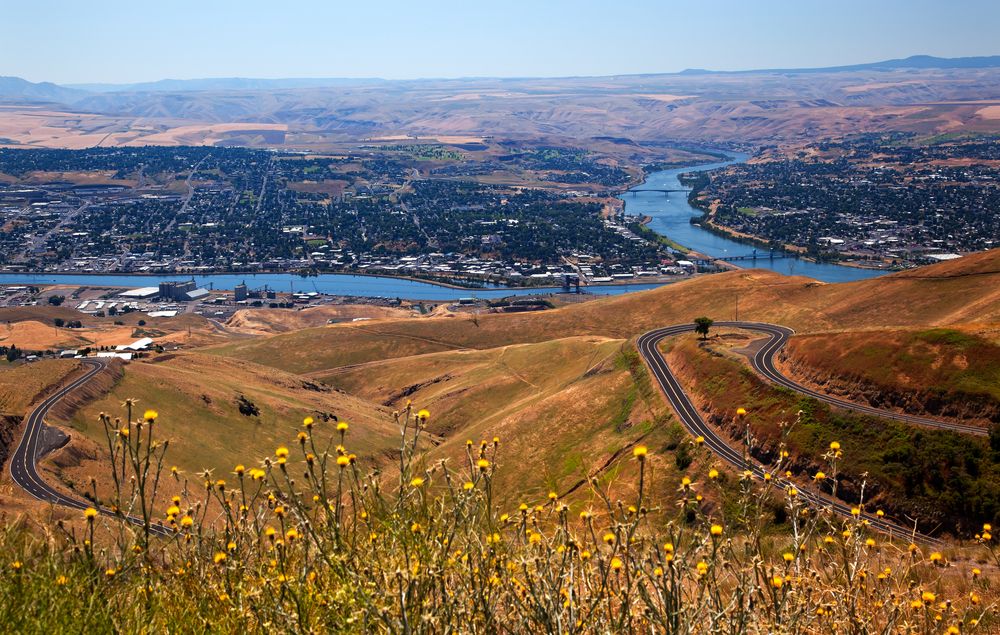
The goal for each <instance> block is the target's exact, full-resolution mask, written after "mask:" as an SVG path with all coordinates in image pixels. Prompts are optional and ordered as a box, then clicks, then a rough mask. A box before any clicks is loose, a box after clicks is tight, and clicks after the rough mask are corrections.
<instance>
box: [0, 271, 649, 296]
mask: <svg viewBox="0 0 1000 635" xmlns="http://www.w3.org/2000/svg"><path fill="white" fill-rule="evenodd" d="M190 278H191V276H189V275H183V274H173V275H156V276H134V275H125V274H75V273H73V274H61V273H42V274H25V273H0V284H12V285H16V284H32V285H49V284H67V285H78V286H90V287H154V286H156V285H158V284H159V283H160V282H161V281H164V280H188V279H190ZM194 280H195V282H196V283H197V284H198V286H201V287H205V288H209V287H211V288H215V289H232V288H233V287H235V286H236V285H238V284H240V283H241V282H246V284H247V286H248V287H250V288H251V289H262V288H264V287H265V286H266V287H268V288H270V289H274V290H275V291H278V292H285V291H295V292H297V293H306V292H309V291H318V292H320V293H328V294H331V295H346V296H356V297H361V298H407V299H412V300H430V301H436V302H445V301H450V300H457V299H459V298H470V297H476V298H486V299H495V298H503V297H507V296H512V295H533V294H539V293H555V292H557V291H560V290H561V289H560V288H559V287H533V288H530V289H525V288H520V289H508V288H505V287H492V288H483V289H455V288H452V287H443V286H441V285H438V284H431V283H429V282H419V281H417V280H406V279H403V278H390V277H382V276H352V275H347V274H339V273H325V274H320V275H318V276H313V277H310V278H303V277H302V276H299V275H295V274H290V273H258V274H249V273H247V274H243V273H234V274H228V273H225V274H210V275H204V276H194ZM658 286H660V285H658V284H650V283H642V284H622V285H606V286H592V287H587V292H588V293H593V294H596V295H618V294H620V293H628V292H630V291H645V290H647V289H655V288H656V287H658Z"/></svg>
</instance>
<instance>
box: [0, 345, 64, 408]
mask: <svg viewBox="0 0 1000 635" xmlns="http://www.w3.org/2000/svg"><path fill="white" fill-rule="evenodd" d="M79 368H80V363H79V362H78V361H77V360H75V359H43V360H41V361H38V362H35V363H32V364H20V365H17V366H13V367H12V366H10V365H8V364H6V363H2V362H0V414H9V415H18V416H20V415H24V414H26V412H27V409H28V406H30V405H31V404H32V403H34V402H35V401H36V400H37V398H38V397H39V396H41V395H42V394H43V393H44V392H45V391H46V390H47V389H48V388H50V387H51V386H55V385H57V384H59V383H60V382H62V381H63V380H64V379H65V378H66V377H67V376H68V375H70V374H71V373H73V372H74V371H76V370H78V369H79Z"/></svg>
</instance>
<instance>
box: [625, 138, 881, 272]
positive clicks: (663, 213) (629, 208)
mask: <svg viewBox="0 0 1000 635" xmlns="http://www.w3.org/2000/svg"><path fill="white" fill-rule="evenodd" d="M731 156H732V160H730V161H722V162H719V163H709V164H705V165H698V166H694V167H690V168H678V169H673V170H663V171H661V172H652V173H650V174H649V175H648V176H647V177H646V182H645V183H644V184H642V185H639V186H637V187H636V188H633V189H644V188H653V189H662V190H675V189H682V188H683V186H682V185H681V182H680V180H679V179H678V175H680V174H685V173H690V172H703V171H705V170H714V169H716V168H721V167H725V166H727V165H732V164H733V163H741V162H743V161H746V160H747V159H748V158H749V157H748V156H747V155H745V154H735V153H734V154H732V155H731ZM687 196H688V195H687V193H686V192H669V193H667V194H664V193H663V192H636V193H635V194H633V193H631V191H629V192H626V193H625V194H623V195H621V196H620V197H619V198H621V199H622V200H623V201H625V211H626V212H627V213H629V214H632V215H636V216H642V215H645V216H649V217H651V218H652V219H653V220H652V221H651V222H650V223H649V228H650V229H652V230H653V231H655V232H657V233H658V234H661V235H663V236H666V237H668V238H670V239H671V240H673V241H674V242H676V243H678V244H680V245H683V246H685V247H687V248H688V249H693V250H694V251H698V252H701V253H703V254H705V255H706V256H715V257H717V258H719V257H726V256H742V255H745V254H751V253H753V250H754V246H753V245H748V244H744V243H740V242H737V241H735V240H730V239H728V238H724V237H722V236H719V235H718V234H713V233H712V232H710V231H708V230H705V229H702V228H701V227H698V226H697V225H692V224H691V217H692V216H701V211H700V210H698V209H695V208H693V207H691V206H690V205H688V202H687ZM765 253H766V251H765ZM733 264H736V265H739V266H741V267H756V268H760V269H771V270H773V271H777V272H778V273H783V274H786V275H797V276H809V277H810V278H815V279H817V280H823V281H824V282H848V281H851V280H863V279H866V278H874V277H876V276H881V275H884V274H885V273H888V272H886V271H878V270H873V269H858V268H856V267H844V266H843V265H833V264H820V263H815V262H810V261H808V260H802V259H799V258H781V259H776V260H770V259H768V258H759V259H757V260H745V261H739V262H736V263H733Z"/></svg>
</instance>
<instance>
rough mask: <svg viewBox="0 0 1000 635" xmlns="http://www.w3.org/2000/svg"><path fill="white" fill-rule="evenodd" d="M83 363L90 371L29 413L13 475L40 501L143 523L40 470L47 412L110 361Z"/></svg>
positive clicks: (159, 529) (158, 528) (163, 531)
mask: <svg viewBox="0 0 1000 635" xmlns="http://www.w3.org/2000/svg"><path fill="white" fill-rule="evenodd" d="M82 363H83V365H84V366H85V367H86V368H87V372H86V373H84V374H83V375H81V376H80V377H78V378H76V379H75V380H73V381H72V382H70V383H68V384H66V385H65V386H63V387H62V388H60V389H59V390H57V391H56V392H54V393H53V394H52V395H50V396H49V397H48V398H47V399H45V401H43V402H42V403H40V404H38V405H37V406H36V407H35V409H34V410H32V411H31V412H30V413H29V414H28V416H27V417H25V424H24V435H23V436H22V437H21V442H20V443H18V445H17V449H16V450H14V454H13V455H12V456H11V457H10V462H9V466H10V468H9V469H10V476H11V478H12V479H14V482H15V483H17V484H18V485H19V486H20V487H21V488H22V489H23V490H24V491H26V492H28V493H29V494H31V495H32V496H33V497H35V498H37V499H38V500H40V501H45V502H48V503H52V504H55V505H62V506H64V507H71V508H73V509H81V510H82V509H87V508H88V507H95V508H96V509H97V510H98V511H99V512H100V513H102V514H104V515H105V516H111V517H114V518H124V519H125V520H127V521H129V522H131V523H133V524H135V525H139V526H142V524H143V520H142V518H139V517H137V516H124V517H123V516H121V515H119V514H116V513H115V512H113V511H111V510H110V509H107V508H104V507H96V506H95V505H94V504H93V503H91V502H88V501H84V500H80V499H77V498H72V497H70V496H67V495H65V494H63V493H62V492H60V491H59V490H57V489H55V488H53V487H51V486H50V485H48V484H47V483H46V482H45V481H44V480H43V479H42V477H41V476H40V475H39V474H38V469H37V461H38V456H39V454H40V452H41V448H40V447H39V443H40V440H41V434H42V428H43V427H44V425H45V415H46V414H48V412H49V410H50V409H51V408H52V406H54V405H56V403H58V402H59V400H60V399H62V398H63V397H65V396H66V395H68V394H70V393H71V392H73V391H74V390H77V389H78V388H80V387H81V386H83V385H84V384H86V383H87V382H88V381H90V380H91V379H92V378H93V377H94V376H95V375H97V374H98V373H99V372H101V371H102V370H104V368H105V367H106V366H107V364H108V363H107V361H106V360H103V359H84V360H82ZM152 531H153V533H155V534H159V535H170V534H171V533H172V532H171V531H170V530H169V529H168V528H167V527H164V526H163V525H160V524H156V523H154V524H153V525H152Z"/></svg>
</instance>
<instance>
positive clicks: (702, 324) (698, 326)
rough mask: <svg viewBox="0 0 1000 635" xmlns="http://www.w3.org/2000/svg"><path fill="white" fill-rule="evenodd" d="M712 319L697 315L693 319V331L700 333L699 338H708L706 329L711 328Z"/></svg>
mask: <svg viewBox="0 0 1000 635" xmlns="http://www.w3.org/2000/svg"><path fill="white" fill-rule="evenodd" d="M713 322H714V320H712V318H707V317H699V318H695V319H694V332H695V333H697V334H698V335H701V339H703V340H705V339H708V329H710V328H712V324H713Z"/></svg>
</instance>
